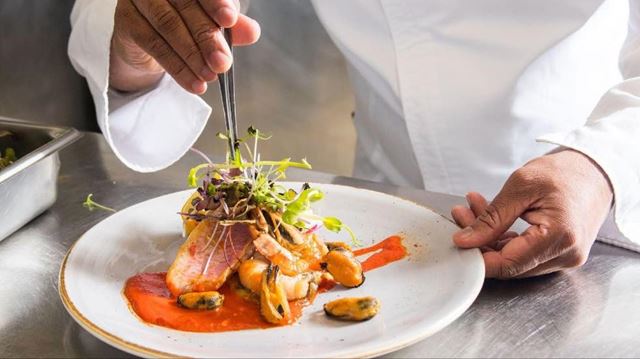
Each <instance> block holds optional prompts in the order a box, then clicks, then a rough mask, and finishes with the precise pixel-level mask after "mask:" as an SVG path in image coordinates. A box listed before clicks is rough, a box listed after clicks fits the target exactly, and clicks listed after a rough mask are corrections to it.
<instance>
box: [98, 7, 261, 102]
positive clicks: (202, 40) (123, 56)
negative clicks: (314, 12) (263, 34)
mask: <svg viewBox="0 0 640 359" xmlns="http://www.w3.org/2000/svg"><path fill="white" fill-rule="evenodd" d="M239 9H240V5H239V2H238V0H118V4H117V6H116V13H115V18H114V29H113V31H114V32H113V37H112V39H111V59H110V62H111V67H110V70H109V80H110V85H111V86H112V87H113V88H115V89H117V90H120V91H138V90H143V89H146V88H149V87H151V86H153V85H154V84H156V83H157V82H158V81H159V80H160V78H161V77H162V74H163V73H164V72H165V71H166V72H167V73H168V74H169V75H171V76H172V77H173V78H174V79H175V80H176V81H177V82H178V83H179V84H180V86H182V87H183V88H185V89H186V90H187V91H189V92H192V93H195V94H202V93H204V92H205V91H206V89H207V81H212V80H215V79H216V75H217V74H218V73H222V72H225V71H226V70H228V69H229V67H230V66H231V62H232V61H233V59H232V58H231V52H230V49H229V46H228V45H227V43H226V41H225V39H224V35H223V34H222V32H221V31H219V26H222V27H225V28H231V29H232V37H233V44H234V45H249V44H253V43H254V42H256V41H257V40H258V37H260V26H259V25H258V23H257V22H256V21H255V20H253V19H251V18H249V17H247V16H245V15H243V14H240V11H239Z"/></svg>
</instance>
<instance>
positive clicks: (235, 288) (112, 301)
mask: <svg viewBox="0 0 640 359" xmlns="http://www.w3.org/2000/svg"><path fill="white" fill-rule="evenodd" d="M259 136H260V135H259V133H257V132H256V136H255V137H256V138H257V137H259ZM264 163H265V162H261V161H260V160H259V159H256V160H254V161H247V162H245V164H244V165H241V166H238V164H237V163H236V164H235V165H234V166H235V167H231V166H228V165H229V163H227V164H225V165H224V166H220V165H211V164H207V165H203V166H201V167H199V168H196V169H194V170H193V171H192V173H191V175H190V178H191V180H192V181H191V182H192V184H194V183H195V184H196V186H197V187H198V190H197V191H196V192H194V191H183V192H178V193H174V194H171V195H167V196H163V197H159V198H156V199H153V200H150V201H147V202H143V203H141V204H138V205H135V206H133V207H130V208H128V209H126V210H123V211H120V212H119V213H116V214H114V215H112V216H111V217H109V218H107V219H106V220H104V221H103V222H101V223H99V224H98V225H96V226H95V227H94V228H92V229H91V230H89V231H88V232H87V233H86V234H85V235H84V236H83V237H82V238H81V239H80V240H78V242H77V243H76V244H75V245H74V247H73V248H72V249H71V250H70V252H69V254H68V255H67V257H66V258H65V261H64V263H63V266H62V269H61V273H60V294H61V298H62V300H63V303H64V304H65V307H66V308H67V309H68V311H69V312H70V313H71V315H72V316H73V317H74V318H75V319H76V320H77V321H78V322H79V323H80V324H81V325H82V326H83V327H85V328H86V329H88V330H89V331H90V332H92V333H93V334H94V335H96V336H98V337H99V338H101V339H102V340H104V341H106V342H107V343H109V344H112V345H114V346H116V347H119V348H121V349H123V350H126V351H128V352H131V353H134V354H139V355H175V356H206V357H210V356H260V357H262V356H273V357H283V356H286V357H289V356H294V357H299V356H371V355H379V354H382V353H385V352H389V351H392V350H395V349H398V348H401V347H403V346H406V345H409V344H411V343H413V342H415V341H417V340H419V339H421V338H424V337H425V336H428V335H429V334H431V333H433V332H435V331H437V330H438V329H440V328H442V327H443V326H445V325H446V324H448V323H450V322H451V321H452V320H453V319H455V318H456V317H457V316H459V315H460V314H461V313H462V312H463V311H464V310H465V309H466V308H467V307H468V306H469V305H470V304H471V302H472V301H473V299H474V298H475V296H476V295H477V293H478V291H479V289H480V287H481V285H482V280H483V273H484V270H483V265H482V259H481V256H480V255H479V253H478V251H476V250H473V251H461V250H458V249H456V248H454V247H453V246H452V244H451V241H450V236H451V233H453V232H454V231H455V230H456V227H455V226H454V225H453V224H451V223H450V222H448V221H447V220H445V219H443V218H442V217H440V216H439V215H437V214H435V213H433V212H431V211H430V210H428V209H426V208H424V207H421V206H419V205H416V204H414V203H411V202H409V201H405V200H402V199H399V198H396V197H392V196H389V195H385V194H381V193H377V192H372V191H367V190H362V189H356V188H351V187H343V186H335V185H323V184H305V183H288V182H278V181H277V179H276V180H275V181H272V180H271V179H269V176H266V177H265V181H266V184H267V185H266V186H265V187H263V188H262V189H260V188H259V187H258V186H256V185H255V184H254V183H252V182H251V181H252V180H256V181H259V180H260V178H261V176H260V175H258V174H259V173H265V172H264V168H263V171H255V170H256V169H258V168H257V167H259V166H260V164H262V165H263V166H264ZM292 163H293V162H291V161H289V160H285V161H278V163H269V164H268V166H269V167H271V166H272V165H273V166H274V167H276V168H279V169H281V170H286V167H287V166H289V165H292ZM294 165H296V164H295V163H294ZM297 165H300V166H305V162H304V161H301V162H298V163H297ZM247 168H251V169H252V170H250V171H247V172H248V173H238V174H237V175H235V174H233V173H229V172H228V171H236V170H240V171H244V170H245V169H247ZM203 169H204V171H203ZM278 171H280V170H278V169H276V172H271V171H267V172H266V173H270V172H271V174H276V177H281V176H280V175H279V174H277V173H278ZM281 173H284V172H281ZM247 178H249V179H252V180H249V182H248V181H247ZM236 180H237V181H236ZM270 181H271V183H270ZM238 183H239V184H241V186H247V185H248V186H247V187H242V188H239V187H237V184H238ZM254 186H255V187H254ZM220 189H223V190H224V191H228V192H224V193H225V194H224V195H221V191H220ZM292 189H297V190H295V192H294V191H293V190H292ZM238 193H240V194H241V195H239V196H235V197H233V196H234V195H235V194H238ZM250 193H251V195H248V194H250ZM254 195H255V196H264V198H263V199H262V200H261V201H262V202H261V201H252V200H251V197H252V196H254ZM322 197H324V198H323V199H322V200H321V201H320V198H322ZM310 198H314V199H315V201H313V200H310ZM216 199H217V202H216ZM222 199H226V200H225V201H224V202H222V201H221V200H222ZM273 201H276V202H273ZM203 202H204V204H203ZM265 203H269V204H270V205H267V206H265V205H264V204H265ZM273 203H277V204H276V205H273ZM312 203H313V205H311V204H312ZM245 206H246V207H245ZM269 206H270V207H269ZM290 206H291V208H289V207H290ZM242 207H244V208H242ZM176 208H178V209H180V210H179V215H176ZM312 209H313V210H312ZM150 213H152V214H153V215H149V214H150ZM327 214H331V216H332V217H324V216H326V215H327ZM338 218H339V219H338ZM346 224H349V226H350V228H349V229H347V227H346ZM216 226H217V227H216ZM182 232H184V234H186V235H187V236H186V240H185V239H183V238H181V234H182ZM225 233H228V234H230V235H228V234H225ZM352 234H353V236H352ZM265 237H266V238H265ZM354 238H355V240H354ZM360 242H362V243H360ZM385 264H388V265H385ZM165 272H166V273H165ZM329 289H330V290H329ZM327 314H328V315H327ZM336 317H337V318H340V319H350V320H364V321H356V322H345V321H343V320H335V319H336ZM274 343H278V345H274Z"/></svg>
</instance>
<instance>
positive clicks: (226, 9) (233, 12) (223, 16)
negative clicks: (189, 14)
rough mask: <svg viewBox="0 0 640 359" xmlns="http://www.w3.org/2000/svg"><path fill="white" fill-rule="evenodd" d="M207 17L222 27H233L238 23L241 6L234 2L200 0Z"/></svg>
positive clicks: (231, 0)
mask: <svg viewBox="0 0 640 359" xmlns="http://www.w3.org/2000/svg"><path fill="white" fill-rule="evenodd" d="M198 2H199V3H200V6H201V7H202V9H204V11H205V12H206V13H207V15H208V16H209V17H210V18H211V19H212V20H213V21H215V22H216V24H218V25H219V26H221V27H233V26H235V24H236V22H237V21H238V16H239V14H240V4H239V3H237V2H235V1H233V0H198Z"/></svg>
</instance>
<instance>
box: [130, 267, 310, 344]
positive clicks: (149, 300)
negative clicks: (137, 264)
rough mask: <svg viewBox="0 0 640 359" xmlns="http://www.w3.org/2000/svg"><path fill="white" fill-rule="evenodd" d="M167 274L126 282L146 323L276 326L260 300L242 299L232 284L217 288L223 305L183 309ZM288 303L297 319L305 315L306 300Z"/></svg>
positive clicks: (203, 327) (198, 327) (204, 327)
mask: <svg viewBox="0 0 640 359" xmlns="http://www.w3.org/2000/svg"><path fill="white" fill-rule="evenodd" d="M166 274H167V273H164V272H163V273H140V274H137V275H135V276H133V277H131V278H129V279H128V280H127V283H126V284H125V287H124V295H125V297H126V298H127V299H128V300H129V303H130V306H131V309H132V310H133V311H134V312H135V313H136V314H137V315H138V316H139V317H140V319H142V320H143V321H145V322H147V323H150V324H156V325H160V326H163V327H168V328H173V329H178V330H184V331H189V332H226V331H232V330H243V329H259V328H270V327H273V326H275V325H273V324H270V323H267V322H266V321H264V320H263V319H262V317H261V316H260V307H259V305H258V303H257V302H254V301H252V300H250V299H245V298H243V297H242V296H241V295H239V294H238V293H237V292H236V290H234V289H233V288H231V286H230V285H229V283H225V284H224V285H223V286H222V287H221V288H220V289H219V290H218V292H220V293H221V294H223V295H224V304H223V305H222V307H221V308H218V309H216V310H192V309H186V308H182V307H180V306H178V304H177V302H176V298H175V297H172V296H171V293H170V292H169V289H168V288H167V284H166V283H165V277H166ZM289 305H290V307H291V314H292V317H293V319H294V321H295V320H297V319H298V318H299V317H300V315H301V314H302V307H303V306H304V302H303V301H295V302H290V303H289Z"/></svg>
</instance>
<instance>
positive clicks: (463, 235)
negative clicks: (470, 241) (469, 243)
mask: <svg viewBox="0 0 640 359" xmlns="http://www.w3.org/2000/svg"><path fill="white" fill-rule="evenodd" d="M471 233H473V228H471V226H466V227H464V228H462V229H461V230H459V231H458V232H457V233H456V234H455V235H456V237H458V239H467V238H469V237H470V236H471Z"/></svg>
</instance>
